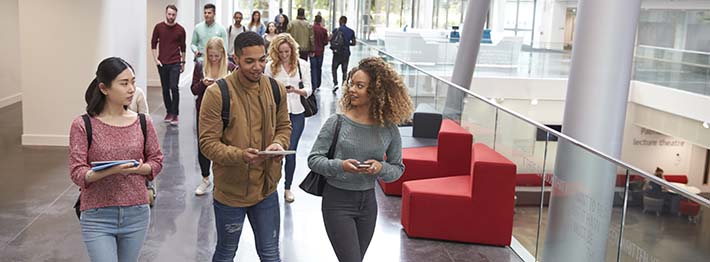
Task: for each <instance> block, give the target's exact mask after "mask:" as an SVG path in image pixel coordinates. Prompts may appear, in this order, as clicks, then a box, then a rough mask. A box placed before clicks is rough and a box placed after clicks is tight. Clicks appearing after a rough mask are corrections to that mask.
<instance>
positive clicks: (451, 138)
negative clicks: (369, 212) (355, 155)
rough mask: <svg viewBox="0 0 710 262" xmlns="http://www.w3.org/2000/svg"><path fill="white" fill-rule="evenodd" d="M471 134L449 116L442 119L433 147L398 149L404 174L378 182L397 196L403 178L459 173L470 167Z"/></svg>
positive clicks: (385, 189)
mask: <svg viewBox="0 0 710 262" xmlns="http://www.w3.org/2000/svg"><path fill="white" fill-rule="evenodd" d="M472 143H473V135H471V132H468V130H466V129H464V128H463V127H461V126H460V125H459V124H457V123H456V122H454V121H452V120H450V119H444V120H443V121H442V123H441V129H440V130H439V138H438V145H437V146H430V147H415V148H404V149H402V162H403V163H404V173H403V174H402V176H401V177H400V178H399V179H398V180H397V181H394V182H391V183H385V182H383V181H381V180H380V181H379V184H380V187H382V191H383V192H384V193H385V194H387V195H401V194H402V183H404V182H405V181H411V180H417V179H426V178H435V177H447V176H459V175H465V174H469V173H470V170H471V150H472V149H471V148H472Z"/></svg>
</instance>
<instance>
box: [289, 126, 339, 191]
mask: <svg viewBox="0 0 710 262" xmlns="http://www.w3.org/2000/svg"><path fill="white" fill-rule="evenodd" d="M341 122H342V120H341V116H340V115H338V120H337V122H336V124H335V132H334V133H333V140H332V141H331V142H330V148H329V149H328V154H327V155H326V156H327V157H328V159H333V155H335V146H336V145H337V144H338V135H339V134H340V123H341ZM326 180H327V178H326V177H324V176H322V175H321V174H318V173H316V172H313V171H312V170H311V172H308V175H307V176H306V178H305V179H303V182H301V184H300V185H298V187H300V188H301V189H303V191H306V193H309V194H311V195H314V196H323V188H325V181H326Z"/></svg>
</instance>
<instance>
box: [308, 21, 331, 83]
mask: <svg viewBox="0 0 710 262" xmlns="http://www.w3.org/2000/svg"><path fill="white" fill-rule="evenodd" d="M322 24H323V17H322V16H320V15H316V18H315V20H314V23H313V37H314V38H315V40H314V44H315V47H314V51H313V53H312V54H311V86H312V87H313V91H315V90H317V89H318V88H320V82H321V73H322V72H323V70H322V67H323V50H325V46H326V45H328V30H326V29H325V28H324V27H323V25H322Z"/></svg>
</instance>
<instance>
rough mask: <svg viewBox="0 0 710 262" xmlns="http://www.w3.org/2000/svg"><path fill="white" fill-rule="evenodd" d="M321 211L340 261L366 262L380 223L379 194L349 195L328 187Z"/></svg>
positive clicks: (356, 193)
mask: <svg viewBox="0 0 710 262" xmlns="http://www.w3.org/2000/svg"><path fill="white" fill-rule="evenodd" d="M321 210H322V212H323V223H324V224H325V232H327V233H328V239H330V244H331V245H332V246H333V250H334V251H335V255H336V256H337V257H338V261H340V262H360V261H362V259H363V258H364V257H365V252H366V251H367V247H368V246H369V245H370V240H372V235H373V234H374V232H375V224H376V222H377V200H376V199H375V190H374V189H370V190H365V191H349V190H343V189H338V188H335V187H333V186H331V185H330V184H328V183H326V185H325V188H324V189H323V201H322V203H321Z"/></svg>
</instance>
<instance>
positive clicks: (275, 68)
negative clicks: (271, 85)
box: [269, 34, 298, 75]
mask: <svg viewBox="0 0 710 262" xmlns="http://www.w3.org/2000/svg"><path fill="white" fill-rule="evenodd" d="M283 43H287V44H288V45H289V46H291V58H290V59H289V61H288V64H289V65H290V68H291V71H290V72H286V73H287V74H288V75H293V74H294V73H296V70H298V43H296V39H293V37H291V35H290V34H279V35H278V36H276V38H274V40H273V41H271V44H269V59H271V61H272V63H271V72H272V73H273V74H274V75H276V74H278V73H279V71H281V63H283V62H284V61H281V58H280V57H279V46H281V45H282V44H283Z"/></svg>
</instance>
